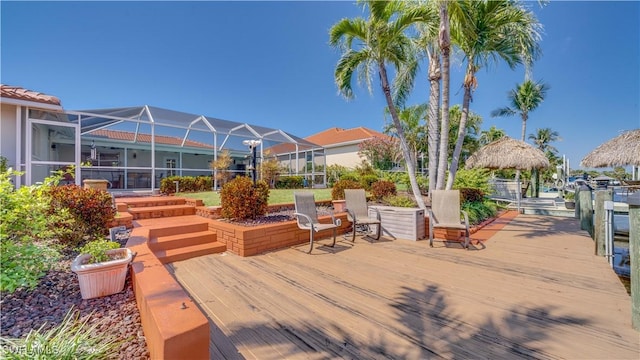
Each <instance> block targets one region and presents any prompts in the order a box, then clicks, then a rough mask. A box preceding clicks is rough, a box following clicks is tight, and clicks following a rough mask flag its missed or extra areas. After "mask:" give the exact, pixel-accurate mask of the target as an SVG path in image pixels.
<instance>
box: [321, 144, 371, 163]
mask: <svg viewBox="0 0 640 360" xmlns="http://www.w3.org/2000/svg"><path fill="white" fill-rule="evenodd" d="M358 150H359V147H358V144H354V145H344V146H338V147H326V148H325V154H326V157H327V166H330V165H334V164H338V165H342V166H345V167H348V168H355V167H356V166H358V165H360V164H361V163H362V160H363V158H362V157H360V155H358Z"/></svg>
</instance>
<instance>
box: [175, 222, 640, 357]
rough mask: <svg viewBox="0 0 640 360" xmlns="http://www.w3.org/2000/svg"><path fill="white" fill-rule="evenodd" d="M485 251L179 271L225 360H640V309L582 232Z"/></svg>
mask: <svg viewBox="0 0 640 360" xmlns="http://www.w3.org/2000/svg"><path fill="white" fill-rule="evenodd" d="M482 231H483V230H481V231H480V232H479V233H478V235H477V236H479V237H480V236H482V235H481V233H482ZM487 231H491V230H490V229H487ZM485 234H486V233H485ZM472 238H473V236H472ZM328 242H329V240H326V239H325V240H320V243H325V244H326V243H328ZM485 245H486V248H485V249H483V250H480V247H479V246H476V248H477V250H473V249H472V250H469V251H464V250H462V249H460V248H459V247H458V248H456V247H446V246H444V244H443V243H442V242H436V243H435V247H434V248H429V246H428V241H418V242H413V241H407V240H393V241H391V240H390V239H385V238H384V237H383V238H382V239H381V240H380V241H378V242H373V243H369V242H368V241H367V240H364V239H361V238H357V239H356V242H355V244H354V245H352V243H351V242H349V241H346V240H344V239H342V238H340V240H339V241H338V243H337V244H336V247H335V248H329V247H326V246H318V247H317V248H316V249H314V252H313V254H311V255H308V254H306V253H305V252H304V251H305V250H306V247H305V246H301V247H299V248H290V249H285V250H280V251H274V252H271V253H267V254H264V255H259V256H254V257H248V258H242V257H239V256H236V255H233V254H228V253H224V254H217V255H208V256H202V257H199V258H194V259H190V260H186V261H181V262H176V263H173V264H171V265H168V266H169V267H170V268H171V269H172V270H171V271H173V272H174V274H175V276H176V278H177V279H178V280H179V282H180V283H181V284H182V285H183V286H184V287H185V288H186V289H187V290H188V291H189V293H190V294H191V295H192V296H193V297H194V299H195V301H196V302H197V303H198V304H199V305H200V306H201V308H202V309H203V310H204V312H205V313H206V314H207V316H208V317H209V319H210V325H211V358H214V359H242V358H246V359H303V358H304V359H334V358H350V359H382V358H384V359H428V358H450V359H472V358H473V359H476V358H484V359H513V358H534V359H587V358H590V359H639V358H640V333H638V332H637V331H635V330H633V329H632V327H631V303H630V297H629V295H627V293H626V291H625V288H624V286H623V285H622V284H621V282H620V281H619V279H618V278H617V276H616V275H615V274H614V273H613V271H612V270H611V269H610V268H609V267H608V265H607V264H606V262H605V259H604V258H600V257H596V256H594V255H593V252H594V251H593V242H592V240H591V239H590V238H589V237H588V235H587V233H586V232H584V231H581V230H579V224H578V223H577V220H575V219H572V218H561V217H548V216H534V215H520V216H518V217H517V218H515V219H514V220H512V221H511V222H510V223H509V224H507V225H506V226H505V227H504V228H502V229H501V230H500V231H498V232H497V233H495V235H493V236H492V237H491V238H490V239H489V240H488V241H486V243H485Z"/></svg>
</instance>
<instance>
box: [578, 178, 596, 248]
mask: <svg viewBox="0 0 640 360" xmlns="http://www.w3.org/2000/svg"><path fill="white" fill-rule="evenodd" d="M578 197H579V201H577V202H576V209H577V208H578V205H577V203H578V202H579V203H580V213H579V218H580V229H582V230H586V231H587V232H588V233H589V235H591V236H593V197H592V195H591V189H590V188H588V187H584V188H582V189H580V192H579V193H578Z"/></svg>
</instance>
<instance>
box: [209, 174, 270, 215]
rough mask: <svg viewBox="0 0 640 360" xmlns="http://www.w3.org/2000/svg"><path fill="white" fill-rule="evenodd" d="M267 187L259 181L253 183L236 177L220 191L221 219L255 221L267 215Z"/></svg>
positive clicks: (243, 177)
mask: <svg viewBox="0 0 640 360" xmlns="http://www.w3.org/2000/svg"><path fill="white" fill-rule="evenodd" d="M268 202H269V185H268V184H267V183H266V182H264V181H262V180H260V181H258V182H257V183H256V186H255V187H254V186H253V181H251V179H249V178H248V177H245V176H238V177H236V178H235V179H233V180H231V181H229V182H228V183H226V184H225V185H224V186H223V187H222V190H221V191H220V205H221V206H222V217H224V218H227V219H255V218H256V217H258V216H262V215H265V214H266V213H267V209H268V208H267V205H268Z"/></svg>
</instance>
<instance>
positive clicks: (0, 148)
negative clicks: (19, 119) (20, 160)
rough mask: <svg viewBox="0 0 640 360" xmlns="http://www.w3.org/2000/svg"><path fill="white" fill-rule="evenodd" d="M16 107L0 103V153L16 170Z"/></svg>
mask: <svg viewBox="0 0 640 360" xmlns="http://www.w3.org/2000/svg"><path fill="white" fill-rule="evenodd" d="M16 108H17V107H16V106H14V105H7V104H1V105H0V155H2V156H4V157H5V158H7V160H8V162H7V165H9V166H10V167H12V168H14V169H16V170H17V167H16V158H17V156H16V146H17V141H18V139H17V135H16V134H17V132H16Z"/></svg>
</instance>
